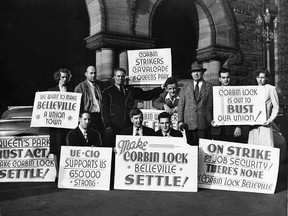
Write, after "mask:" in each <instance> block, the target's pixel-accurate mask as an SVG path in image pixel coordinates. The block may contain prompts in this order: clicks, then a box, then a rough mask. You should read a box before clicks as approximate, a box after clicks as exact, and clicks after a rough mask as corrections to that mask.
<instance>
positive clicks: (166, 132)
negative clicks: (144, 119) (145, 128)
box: [155, 112, 183, 137]
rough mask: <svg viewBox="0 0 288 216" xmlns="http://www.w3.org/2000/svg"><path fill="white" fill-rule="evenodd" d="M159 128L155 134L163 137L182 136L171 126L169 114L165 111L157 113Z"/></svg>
mask: <svg viewBox="0 0 288 216" xmlns="http://www.w3.org/2000/svg"><path fill="white" fill-rule="evenodd" d="M158 121H159V125H160V129H159V130H158V131H156V132H155V136H164V137H183V135H182V133H181V132H180V131H178V130H174V129H173V128H172V123H171V115H170V114H169V113H167V112H162V113H160V114H159V115H158Z"/></svg>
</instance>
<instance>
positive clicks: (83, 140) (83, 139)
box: [77, 126, 89, 144]
mask: <svg viewBox="0 0 288 216" xmlns="http://www.w3.org/2000/svg"><path fill="white" fill-rule="evenodd" d="M77 133H78V137H79V138H80V140H81V143H86V140H85V137H84V136H83V134H82V132H81V130H80V128H79V126H78V127H77ZM87 136H88V140H89V135H88V131H87ZM80 140H79V141H80ZM79 144H80V143H79Z"/></svg>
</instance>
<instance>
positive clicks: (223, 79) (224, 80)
mask: <svg viewBox="0 0 288 216" xmlns="http://www.w3.org/2000/svg"><path fill="white" fill-rule="evenodd" d="M219 82H220V83H221V85H222V86H228V85H229V84H230V73H229V72H227V73H220V77H219Z"/></svg>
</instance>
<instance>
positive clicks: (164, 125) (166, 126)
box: [159, 118, 171, 133]
mask: <svg viewBox="0 0 288 216" xmlns="http://www.w3.org/2000/svg"><path fill="white" fill-rule="evenodd" d="M159 124H160V127H161V130H162V132H164V133H168V132H169V131H170V127H171V121H169V118H160V119H159Z"/></svg>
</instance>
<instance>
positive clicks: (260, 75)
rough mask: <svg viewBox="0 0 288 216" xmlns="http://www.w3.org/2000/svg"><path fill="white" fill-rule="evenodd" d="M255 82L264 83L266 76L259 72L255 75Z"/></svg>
mask: <svg viewBox="0 0 288 216" xmlns="http://www.w3.org/2000/svg"><path fill="white" fill-rule="evenodd" d="M256 80H257V83H258V85H261V86H263V85H265V84H266V81H267V77H266V75H265V73H259V75H258V76H257V77H256Z"/></svg>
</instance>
